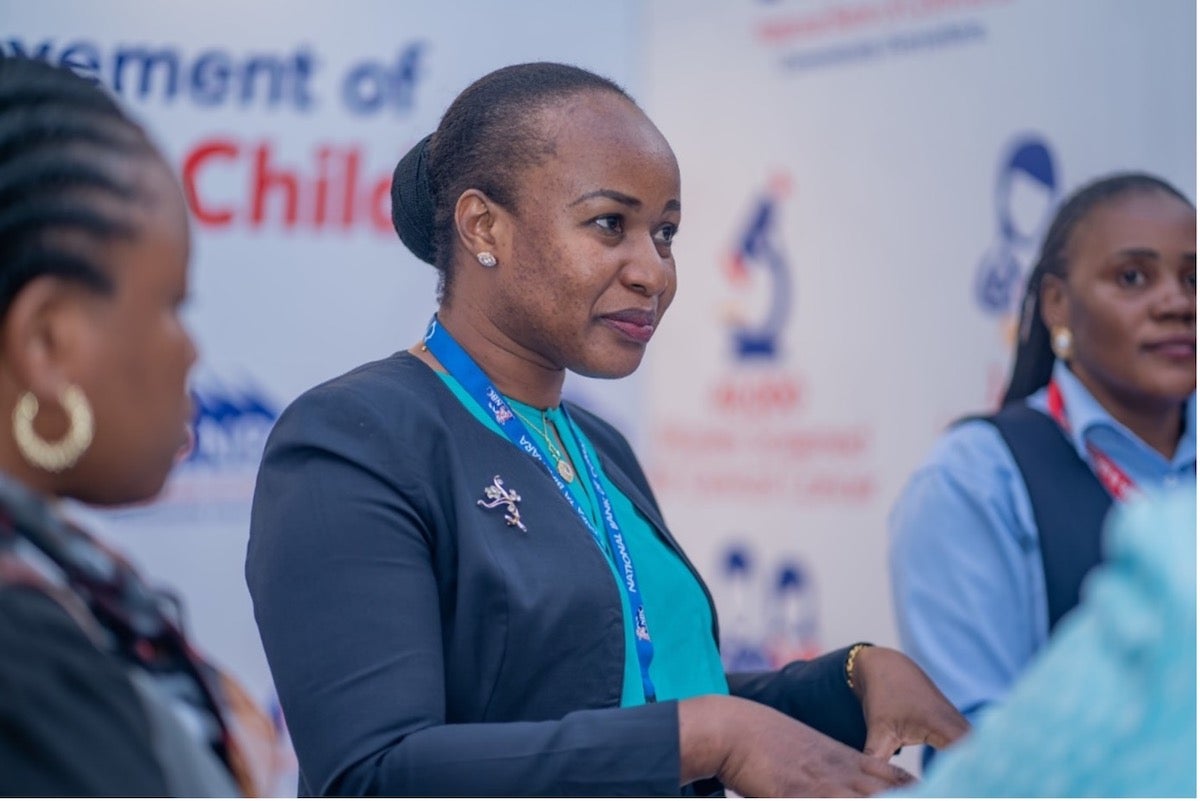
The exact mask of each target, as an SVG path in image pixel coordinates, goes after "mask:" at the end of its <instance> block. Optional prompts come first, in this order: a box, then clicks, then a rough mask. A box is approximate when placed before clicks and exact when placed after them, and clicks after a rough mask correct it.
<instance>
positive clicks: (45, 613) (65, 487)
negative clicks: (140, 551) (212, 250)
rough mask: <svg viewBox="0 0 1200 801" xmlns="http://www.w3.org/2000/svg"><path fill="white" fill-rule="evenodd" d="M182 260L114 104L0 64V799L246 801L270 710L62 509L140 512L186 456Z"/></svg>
mask: <svg viewBox="0 0 1200 801" xmlns="http://www.w3.org/2000/svg"><path fill="white" fill-rule="evenodd" d="M189 247H190V245H189V234H188V218H187V211H186V207H185V205H184V200H183V194H182V192H181V190H180V186H179V184H178V182H177V181H176V179H175V177H174V175H173V174H172V172H171V169H170V168H169V167H168V165H167V163H166V162H165V161H164V159H163V157H162V155H161V154H160V153H159V152H158V150H157V149H156V148H155V146H154V145H153V144H152V143H151V142H150V140H149V139H148V137H147V135H146V133H145V132H144V131H143V130H142V129H141V128H140V127H139V126H138V125H137V124H136V123H134V122H133V121H132V120H131V119H130V118H129V117H128V116H127V115H126V114H125V113H124V112H123V111H122V110H121V109H120V108H119V107H118V106H117V105H116V104H115V103H114V102H113V100H112V99H111V98H110V97H109V96H108V95H107V94H105V92H104V91H103V90H101V89H100V88H99V87H97V86H96V85H95V84H93V83H91V82H89V81H86V80H84V79H83V78H80V77H78V76H76V75H75V74H74V73H72V72H70V71H69V70H66V69H62V68H54V67H51V66H49V65H47V64H44V63H41V62H37V61H30V60H24V59H15V58H0V410H3V412H4V414H5V415H6V416H7V417H8V419H9V420H10V424H9V425H4V426H0V794H4V795H64V796H84V795H118V796H143V795H144V796H164V795H183V796H199V795H206V796H229V795H235V794H252V793H254V792H256V791H257V790H258V789H259V785H258V784H257V783H256V779H255V776H254V775H253V767H252V765H253V764H254V763H255V761H254V760H252V759H250V758H249V752H248V751H247V750H246V749H245V748H243V747H242V746H241V745H240V743H243V742H245V739H244V738H245V735H247V734H249V733H251V732H252V731H253V732H256V733H259V734H265V735H266V736H267V737H269V736H270V734H269V731H265V730H264V729H263V724H264V721H265V718H260V717H259V716H258V715H257V712H256V710H254V709H253V708H252V706H250V705H246V704H245V701H246V699H245V696H244V695H243V694H241V693H240V691H239V690H238V688H237V687H236V686H235V685H233V684H232V683H231V682H230V681H228V680H227V679H225V678H224V677H223V676H221V675H220V673H219V672H218V671H216V670H215V669H214V668H213V667H212V666H210V665H209V664H207V663H206V662H204V661H203V660H202V659H200V658H199V657H198V656H197V655H196V653H195V652H194V651H193V649H192V648H191V646H190V645H189V644H188V642H187V641H186V639H185V638H184V636H183V634H182V632H181V630H180V628H179V626H178V623H177V622H176V621H175V620H174V618H173V617H172V616H171V615H170V614H168V612H167V608H168V607H167V605H166V604H164V603H163V601H162V599H161V598H160V596H159V595H157V594H156V593H155V592H153V591H152V590H150V589H149V588H148V586H147V585H146V584H145V583H144V582H143V581H142V580H141V578H140V577H139V576H138V575H137V574H136V572H135V571H134V570H133V569H132V568H131V567H130V566H129V565H128V564H127V563H125V562H124V561H123V560H122V559H121V558H120V557H119V556H117V555H115V554H113V553H111V552H109V551H108V550H107V549H105V548H104V546H103V545H101V544H100V543H99V542H97V541H96V540H94V539H93V538H91V537H90V536H88V535H87V534H85V533H84V532H83V531H81V530H80V529H79V528H77V527H75V526H74V525H72V524H71V523H70V522H68V521H67V520H66V519H65V518H64V517H63V516H61V515H60V514H59V511H58V508H57V506H58V504H57V501H58V500H59V499H66V498H70V499H75V500H78V501H81V502H83V503H87V504H95V505H99V506H111V505H117V504H128V503H133V502H137V501H144V500H147V499H149V498H151V497H153V496H154V495H155V494H157V493H158V491H159V490H160V489H161V488H162V486H163V483H164V481H165V480H166V477H167V474H168V472H169V471H170V469H171V466H172V464H174V462H175V460H176V458H177V456H178V455H179V454H180V453H181V451H182V449H183V448H184V447H185V446H186V444H187V425H188V421H189V416H190V402H189V400H188V395H187V388H186V381H187V375H188V370H189V368H190V367H191V366H192V363H193V362H195V360H196V349H195V347H194V346H193V344H192V340H191V338H190V337H189V335H188V333H187V331H186V330H185V329H184V326H183V323H182V321H181V320H180V316H179V309H180V306H181V304H182V303H183V301H184V299H185V297H186V295H187V271H188V257H189ZM235 703H236V704H239V707H238V708H239V710H240V711H241V713H242V714H244V715H245V716H244V717H241V718H235V716H234V715H233V713H232V709H233V704H235ZM235 729H236V731H237V735H236V736H235Z"/></svg>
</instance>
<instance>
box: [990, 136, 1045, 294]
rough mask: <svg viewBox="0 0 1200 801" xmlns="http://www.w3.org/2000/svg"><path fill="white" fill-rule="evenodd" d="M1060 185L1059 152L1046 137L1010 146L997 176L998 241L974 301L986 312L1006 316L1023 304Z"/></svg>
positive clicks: (992, 247) (1024, 137)
mask: <svg viewBox="0 0 1200 801" xmlns="http://www.w3.org/2000/svg"><path fill="white" fill-rule="evenodd" d="M1057 188H1058V179H1057V170H1056V169H1055V165H1054V156H1053V154H1052V153H1051V151H1050V147H1049V145H1048V144H1047V143H1046V142H1045V140H1044V139H1042V138H1041V137H1040V136H1038V135H1036V134H1031V135H1025V136H1022V137H1019V138H1017V139H1016V140H1015V141H1014V142H1013V143H1012V144H1011V145H1009V147H1008V150H1007V152H1006V154H1005V156H1004V158H1003V159H1002V160H1001V163H1000V172H999V174H998V175H997V177H996V189H995V204H996V228H997V231H996V239H995V241H993V243H992V245H991V246H990V247H989V248H988V250H987V252H986V253H984V255H983V258H982V259H980V262H979V267H978V269H977V270H976V273H975V288H974V291H975V301H976V303H977V304H978V305H979V307H980V308H981V309H982V310H983V311H984V312H986V313H988V314H991V315H994V316H997V317H1002V316H1005V315H1007V314H1009V313H1011V312H1013V311H1014V310H1015V308H1016V305H1017V304H1018V303H1019V302H1020V295H1021V290H1022V284H1023V283H1024V282H1023V281H1022V278H1023V276H1024V273H1025V270H1026V268H1027V267H1028V264H1029V262H1030V261H1031V260H1032V256H1033V249H1034V248H1035V247H1036V246H1037V242H1038V239H1039V238H1040V236H1041V231H1042V227H1043V226H1044V225H1045V223H1046V220H1047V219H1048V218H1049V215H1050V212H1051V210H1052V209H1053V207H1054V201H1055V199H1056V195H1057ZM1030 190H1032V191H1030ZM1031 205H1032V206H1034V208H1033V209H1032V213H1030V212H1031V209H1030V206H1031Z"/></svg>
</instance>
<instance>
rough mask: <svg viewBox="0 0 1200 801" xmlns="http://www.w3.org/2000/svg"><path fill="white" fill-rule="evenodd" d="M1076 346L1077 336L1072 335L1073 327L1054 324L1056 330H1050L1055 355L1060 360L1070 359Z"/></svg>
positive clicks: (1051, 344) (1051, 346) (1051, 348)
mask: <svg viewBox="0 0 1200 801" xmlns="http://www.w3.org/2000/svg"><path fill="white" fill-rule="evenodd" d="M1074 346H1075V338H1074V337H1073V336H1071V329H1070V328H1067V327H1066V326H1065V325H1056V326H1054V330H1053V331H1051V332H1050V350H1052V351H1054V355H1055V356H1057V357H1058V358H1059V360H1060V361H1064V362H1065V361H1069V360H1070V358H1071V352H1072V350H1073V349H1074Z"/></svg>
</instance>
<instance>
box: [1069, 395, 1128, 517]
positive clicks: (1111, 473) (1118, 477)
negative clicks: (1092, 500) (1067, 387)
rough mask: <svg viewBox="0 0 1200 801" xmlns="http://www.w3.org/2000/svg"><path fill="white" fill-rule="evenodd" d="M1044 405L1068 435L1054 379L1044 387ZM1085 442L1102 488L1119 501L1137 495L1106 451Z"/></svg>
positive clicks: (1126, 477)
mask: <svg viewBox="0 0 1200 801" xmlns="http://www.w3.org/2000/svg"><path fill="white" fill-rule="evenodd" d="M1046 406H1047V408H1048V410H1049V412H1050V416H1051V417H1053V418H1054V422H1056V423H1058V424H1059V426H1061V427H1062V430H1063V431H1065V432H1066V433H1067V435H1068V436H1070V433H1071V423H1070V421H1069V420H1068V419H1067V407H1066V404H1065V403H1064V402H1063V396H1062V390H1060V389H1059V388H1058V383H1057V382H1056V381H1051V382H1050V384H1049V386H1048V387H1047V388H1046ZM1086 444H1087V449H1088V453H1089V454H1090V455H1091V457H1092V463H1093V464H1094V465H1095V468H1096V477H1097V478H1099V479H1100V483H1101V484H1103V485H1104V489H1106V490H1108V494H1109V495H1111V496H1113V497H1114V498H1116V499H1117V500H1118V501H1121V502H1125V501H1128V500H1130V499H1131V498H1133V497H1134V496H1135V495H1137V492H1138V488H1137V484H1136V483H1135V482H1134V480H1133V479H1131V478H1130V477H1129V475H1128V474H1127V473H1126V472H1125V471H1124V470H1122V469H1121V468H1120V466H1119V465H1118V464H1117V463H1116V462H1114V461H1113V460H1112V459H1111V458H1110V457H1109V455H1108V454H1107V453H1105V452H1104V451H1102V450H1100V449H1099V448H1098V447H1096V446H1095V445H1093V444H1092V443H1091V442H1088V443H1086Z"/></svg>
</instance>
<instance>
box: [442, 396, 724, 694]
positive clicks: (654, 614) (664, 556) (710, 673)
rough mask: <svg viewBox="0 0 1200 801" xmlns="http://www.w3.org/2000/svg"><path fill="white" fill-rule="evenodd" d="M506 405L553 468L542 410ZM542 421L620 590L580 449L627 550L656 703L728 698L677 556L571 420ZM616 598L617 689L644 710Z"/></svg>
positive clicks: (703, 605)
mask: <svg viewBox="0 0 1200 801" xmlns="http://www.w3.org/2000/svg"><path fill="white" fill-rule="evenodd" d="M438 376H439V377H440V378H441V379H442V381H443V383H445V385H446V386H447V388H449V389H450V391H451V392H453V393H454V395H455V396H456V397H457V398H458V400H459V402H460V403H462V405H463V406H464V407H466V408H467V409H468V410H469V411H470V412H471V414H472V415H473V416H474V417H475V419H476V420H478V421H479V422H480V423H481V424H483V425H484V426H486V427H487V428H488V429H489V430H490V431H492V432H493V433H495V434H496V435H497V436H500V437H503V436H505V435H504V432H503V431H502V430H501V429H500V427H499V426H498V425H497V424H496V422H495V421H494V420H493V419H492V418H491V416H490V415H486V414H484V412H483V410H482V409H480V408H479V405H478V404H477V403H475V401H474V400H473V399H472V398H471V396H470V395H468V394H467V392H466V391H465V390H464V389H463V388H462V386H461V385H460V384H459V383H458V382H457V381H456V380H454V378H453V377H452V376H450V375H448V374H446V373H438ZM505 400H507V401H508V403H509V404H510V405H511V406H512V408H513V409H514V410H515V411H516V413H517V415H518V416H519V417H520V418H522V420H523V421H524V422H525V427H526V428H528V429H529V430H530V434H532V436H533V439H534V440H536V441H537V443H538V448H539V449H540V450H541V453H542V457H543V458H544V459H545V460H546V463H547V464H549V465H551V466H553V465H554V464H555V462H556V460H555V459H552V458H550V452H549V450H548V449H547V447H546V442H545V440H544V433H543V430H542V425H541V424H542V416H543V412H542V410H540V409H537V408H535V407H533V406H529V405H528V404H524V403H521V402H520V401H516V400H513V399H512V398H509V397H505ZM545 417H546V420H547V421H549V422H550V423H552V424H553V425H554V427H555V428H557V429H558V431H559V434H560V437H561V438H562V440H563V445H564V446H565V447H566V450H567V455H568V456H569V457H570V460H571V463H572V465H573V466H574V467H575V473H576V475H575V479H574V480H573V481H571V482H569V483H568V484H567V487H568V488H569V489H570V491H571V493H572V495H573V496H574V498H575V501H576V503H578V504H579V505H580V507H581V508H582V509H584V510H586V511H587V512H588V513H589V516H590V517H591V520H592V524H593V526H594V528H595V531H596V536H595V537H594V539H595V541H596V545H597V547H599V548H600V549H601V550H602V551H603V552H604V555H605V556H606V557H607V559H608V566H609V569H610V570H611V571H612V576H613V581H614V582H615V583H616V584H617V585H618V586H620V584H621V577H620V574H619V573H618V572H617V565H616V561H615V560H614V559H613V555H612V553H611V552H610V547H609V544H608V537H607V536H605V534H604V525H603V521H602V520H601V517H600V511H599V504H598V502H597V500H596V497H595V491H594V489H593V487H592V482H591V480H590V479H589V477H588V475H587V472H586V471H587V467H586V463H585V462H584V460H583V458H582V456H581V454H580V452H579V446H580V444H581V443H582V445H583V447H585V448H587V449H588V454H589V456H590V457H591V460H592V464H594V465H596V469H597V470H600V471H601V476H600V480H601V483H602V485H603V487H604V491H605V492H607V493H608V497H609V500H610V501H611V502H612V505H613V510H614V512H615V513H616V518H617V522H618V523H619V524H620V526H621V533H622V534H623V535H624V537H625V542H626V546H627V547H628V549H629V554H630V556H631V557H632V559H633V563H634V567H635V569H636V570H637V577H638V583H639V584H640V585H641V591H642V601H643V602H644V603H645V605H646V622H647V624H648V626H649V628H650V636H651V638H652V639H653V642H654V659H653V661H652V662H651V663H650V678H651V680H653V682H654V689H655V692H657V694H658V699H659V700H660V701H667V700H672V699H683V698H691V697H693V696H697V695H705V694H708V693H720V694H726V693H728V692H729V686H728V684H727V683H726V681H725V670H724V668H723V667H722V665H721V657H720V654H719V653H718V652H717V646H716V644H715V643H714V642H713V636H712V626H713V620H712V610H711V608H710V607H709V604H708V599H707V598H706V597H705V594H704V591H703V590H702V589H701V588H700V585H699V583H697V581H696V578H695V577H694V576H693V575H692V573H691V571H690V570H688V568H687V565H685V564H684V563H683V561H682V560H681V559H680V558H679V557H678V556H677V555H676V554H675V552H674V551H672V550H671V549H670V547H668V546H667V545H666V543H664V542H663V541H662V540H661V539H659V537H658V535H656V534H655V533H654V527H653V526H651V525H650V523H649V521H647V520H646V519H645V518H644V517H643V516H642V515H641V514H640V513H639V512H638V511H637V508H636V507H634V505H633V503H632V502H630V500H629V499H628V498H627V497H625V495H624V494H623V493H622V492H621V491H620V490H618V489H617V488H616V487H614V486H613V484H612V482H610V481H609V480H608V476H606V475H604V473H603V469H602V468H601V466H600V458H599V456H598V455H597V454H596V451H595V449H594V448H593V447H592V444H591V443H590V442H588V441H587V439H586V437H584V435H583V432H581V431H580V430H579V429H578V428H577V427H576V426H574V425H572V424H571V422H570V420H569V418H568V417H567V416H566V415H565V414H563V411H562V407H561V406H556V407H554V408H553V409H549V410H547V411H546V412H545ZM563 503H566V501H565V500H564V501H563ZM618 595H619V596H620V598H621V609H622V612H623V613H624V614H623V619H624V620H625V678H624V682H623V684H622V692H621V706H636V705H638V704H643V703H645V702H646V698H645V694H644V692H643V690H642V677H641V669H640V668H639V667H638V659H637V646H636V643H635V640H634V633H633V626H632V618H631V615H630V614H629V598H628V597H627V596H626V595H625V593H624V592H619V593H618Z"/></svg>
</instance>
